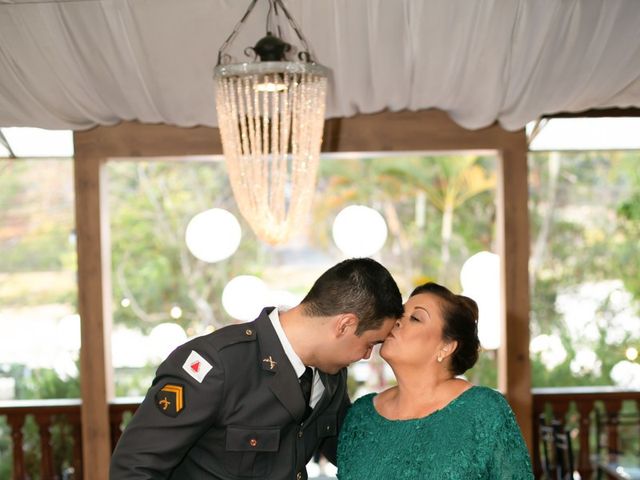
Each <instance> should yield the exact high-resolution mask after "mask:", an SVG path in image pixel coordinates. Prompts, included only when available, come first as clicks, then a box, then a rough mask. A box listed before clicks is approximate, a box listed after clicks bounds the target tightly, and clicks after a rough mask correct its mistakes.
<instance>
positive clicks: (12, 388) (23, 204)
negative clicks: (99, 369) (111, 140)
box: [0, 160, 80, 400]
mask: <svg viewBox="0 0 640 480" xmlns="http://www.w3.org/2000/svg"><path fill="white" fill-rule="evenodd" d="M73 201H74V197H73V164H72V161H71V160H7V161H0V245H1V250H2V255H0V329H1V331H2V335H0V399H5V400H6V399H27V398H71V397H79V396H80V392H79V388H78V352H79V347H80V319H79V316H78V314H77V293H76V291H77V286H76V250H75V235H74V205H73Z"/></svg>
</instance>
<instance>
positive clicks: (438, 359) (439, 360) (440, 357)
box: [436, 355, 442, 363]
mask: <svg viewBox="0 0 640 480" xmlns="http://www.w3.org/2000/svg"><path fill="white" fill-rule="evenodd" d="M436 360H437V361H438V363H442V355H438V356H437V358H436Z"/></svg>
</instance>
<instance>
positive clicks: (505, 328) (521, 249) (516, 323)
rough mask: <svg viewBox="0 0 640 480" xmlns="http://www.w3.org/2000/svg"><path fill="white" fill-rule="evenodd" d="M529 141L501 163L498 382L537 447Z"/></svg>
mask: <svg viewBox="0 0 640 480" xmlns="http://www.w3.org/2000/svg"><path fill="white" fill-rule="evenodd" d="M527 172H528V168H527V144H526V138H525V136H524V132H522V134H521V136H520V138H519V139H518V138H516V139H515V141H514V142H510V143H509V144H508V145H506V146H505V148H503V149H501V155H500V161H499V164H498V186H497V191H496V196H497V204H498V208H497V234H498V235H497V238H498V252H499V254H500V258H501V261H502V264H501V269H502V288H501V292H502V306H503V309H502V329H501V330H502V335H501V336H502V342H501V347H500V349H499V350H498V387H499V388H500V389H501V390H502V391H503V392H505V393H506V396H507V400H508V401H509V404H510V405H511V407H512V408H513V411H514V413H515V415H516V418H517V419H518V423H519V424H520V428H521V430H522V434H523V436H524V438H525V439H527V440H528V444H529V451H530V452H532V444H531V441H530V440H531V439H532V437H533V436H532V428H533V426H532V424H531V411H532V400H531V363H530V360H529V308H530V306H529V207H528V200H529V182H528V173H527Z"/></svg>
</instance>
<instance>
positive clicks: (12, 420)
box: [0, 387, 640, 480]
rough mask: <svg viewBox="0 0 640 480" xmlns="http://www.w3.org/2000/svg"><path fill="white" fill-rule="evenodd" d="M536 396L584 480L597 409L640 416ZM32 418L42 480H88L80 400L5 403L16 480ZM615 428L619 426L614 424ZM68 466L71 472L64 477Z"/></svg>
mask: <svg viewBox="0 0 640 480" xmlns="http://www.w3.org/2000/svg"><path fill="white" fill-rule="evenodd" d="M532 395H533V422H534V423H533V425H534V426H537V425H538V418H539V416H540V415H541V414H546V415H547V416H548V417H553V418H555V419H557V420H560V421H562V422H563V423H564V424H565V425H567V426H568V427H570V428H571V430H572V434H573V436H574V439H575V440H576V441H574V445H575V446H576V449H577V451H576V456H575V458H576V460H577V465H576V466H577V470H578V471H579V472H580V474H581V476H582V478H583V479H588V478H591V475H592V473H593V470H594V469H593V465H592V458H591V457H592V454H593V453H594V450H593V448H594V445H595V438H594V437H593V427H594V413H595V409H596V408H599V409H601V411H602V413H603V414H606V415H607V416H608V418H610V419H614V420H615V418H616V416H617V415H618V414H619V413H620V411H621V409H622V407H623V403H625V402H632V403H635V409H636V411H637V410H640V391H629V390H623V389H618V388H614V387H577V388H536V389H533V391H532ZM140 401H141V399H140V398H135V399H134V398H131V399H118V400H117V401H115V402H112V403H111V404H110V405H109V418H110V425H111V445H112V447H115V445H116V443H117V441H118V439H119V438H120V434H121V433H122V424H123V421H124V420H125V416H126V414H127V413H128V412H134V411H135V410H136V408H137V407H138V405H139V403H140ZM28 416H32V418H33V419H34V421H35V424H36V425H37V431H38V434H39V437H40V441H39V444H40V477H41V478H42V479H60V480H62V479H81V478H82V442H81V441H80V435H81V430H80V400H33V401H25V400H17V401H10V402H0V420H2V419H4V420H5V421H6V423H7V425H8V427H9V430H10V436H11V440H12V442H11V443H12V446H13V479H14V480H24V479H26V478H28V476H27V471H26V467H25V453H24V444H23V440H24V425H25V421H26V419H27V417H28ZM54 424H64V425H66V426H67V427H68V432H69V435H67V436H66V437H64V440H65V441H66V442H69V443H68V445H69V446H72V449H71V450H72V452H73V453H72V458H71V459H55V458H54V455H53V450H52V444H51V427H52V425H54ZM613 424H614V425H615V421H614V422H613ZM533 432H534V438H533V447H534V448H533V459H532V461H533V467H534V471H535V472H536V477H537V478H538V477H539V476H540V455H539V448H538V446H539V439H538V435H537V428H534V429H533ZM607 435H608V444H609V445H616V444H617V442H618V438H617V431H616V429H615V428H612V429H609V430H608V432H607ZM63 463H66V464H70V465H71V467H70V468H67V470H66V472H63V465H62V464H63Z"/></svg>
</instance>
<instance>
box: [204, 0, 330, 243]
mask: <svg viewBox="0 0 640 480" xmlns="http://www.w3.org/2000/svg"><path fill="white" fill-rule="evenodd" d="M267 1H268V3H269V10H268V13H267V22H266V23H267V32H266V35H265V36H264V37H263V38H262V39H260V40H259V41H258V42H257V43H256V44H255V46H254V47H249V48H246V49H245V50H244V53H245V54H246V55H248V56H252V57H253V60H252V61H248V62H240V63H239V62H234V61H233V58H232V57H231V56H230V55H228V54H225V52H224V51H225V50H226V48H227V47H228V46H229V45H230V44H231V42H232V41H233V39H234V38H235V36H236V35H237V33H238V31H239V29H240V28H241V26H242V24H243V23H244V22H245V20H246V19H247V17H248V16H249V14H250V13H251V11H252V10H253V8H254V7H255V5H256V2H257V0H253V1H252V2H251V4H250V5H249V8H248V10H247V12H246V13H245V14H244V16H243V17H242V19H241V20H240V22H239V23H238V24H237V25H236V27H235V29H234V31H233V32H232V33H231V35H230V36H229V38H228V39H227V40H226V41H225V43H224V44H223V45H222V47H221V48H220V51H219V52H218V64H217V66H216V67H215V70H214V78H215V81H216V109H217V113H218V126H219V129H220V136H221V138H222V149H223V153H224V156H225V162H226V165H227V170H228V172H229V178H230V181H231V187H232V189H233V194H234V197H235V199H236V202H237V204H238V208H239V210H240V213H241V214H242V216H243V217H244V218H245V219H246V220H247V222H248V223H249V225H250V226H251V228H252V229H253V231H254V232H255V234H256V235H257V236H258V238H260V239H262V240H264V241H265V242H267V243H270V244H272V245H275V244H279V243H283V242H285V241H287V240H288V239H289V238H291V236H292V234H293V233H294V231H295V230H296V229H298V228H300V227H301V226H303V225H305V224H306V222H307V220H308V214H309V211H310V209H311V204H312V200H313V194H314V190H315V184H316V176H317V171H318V162H319V155H320V146H321V143H322V131H323V127H324V111H325V101H326V91H327V77H328V73H329V70H328V69H327V68H326V67H324V66H322V65H320V64H317V63H315V62H314V61H313V58H312V55H311V52H310V49H309V47H308V44H307V41H306V40H305V39H304V37H303V35H302V33H301V31H300V28H299V27H298V26H297V25H296V23H295V21H294V20H293V18H292V17H291V15H290V14H289V12H288V11H287V10H286V8H285V6H284V4H283V3H282V0H267ZM280 11H282V13H283V14H284V16H285V17H286V20H287V21H288V23H289V26H290V27H291V28H292V29H293V31H294V32H295V33H296V35H297V37H298V40H299V41H300V44H301V46H302V48H301V49H299V51H298V53H297V55H295V53H296V50H297V49H296V47H294V46H293V45H292V44H290V43H287V42H286V41H284V40H283V39H282V38H281V37H282V33H281V25H280V20H281V18H280ZM272 25H273V26H275V27H276V28H277V32H278V35H274V34H273V33H272V31H271V29H270V26H272Z"/></svg>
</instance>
